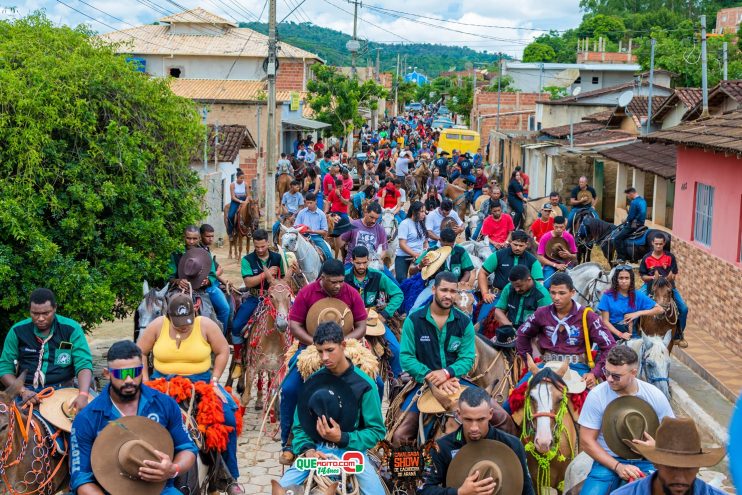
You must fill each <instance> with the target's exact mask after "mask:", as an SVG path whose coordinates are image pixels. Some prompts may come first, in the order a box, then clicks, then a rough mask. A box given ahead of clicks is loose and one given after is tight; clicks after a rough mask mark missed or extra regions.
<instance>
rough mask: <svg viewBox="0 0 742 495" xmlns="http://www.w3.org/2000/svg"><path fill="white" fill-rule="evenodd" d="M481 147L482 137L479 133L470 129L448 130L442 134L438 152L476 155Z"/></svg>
mask: <svg viewBox="0 0 742 495" xmlns="http://www.w3.org/2000/svg"><path fill="white" fill-rule="evenodd" d="M479 146H480V137H479V133H478V132H477V131H470V130H469V129H446V130H444V131H443V132H441V137H440V139H439V140H438V151H448V152H449V153H451V152H452V151H453V150H459V152H461V153H466V152H469V153H471V154H474V153H476V152H477V149H478V148H479Z"/></svg>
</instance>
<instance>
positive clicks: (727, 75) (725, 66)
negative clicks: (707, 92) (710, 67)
mask: <svg viewBox="0 0 742 495" xmlns="http://www.w3.org/2000/svg"><path fill="white" fill-rule="evenodd" d="M728 48H729V47H728V46H727V42H726V41H725V42H724V43H723V44H722V49H723V50H724V77H723V80H724V81H726V80H727V79H728V78H729V73H728V71H727V56H728V55H729V52H728Z"/></svg>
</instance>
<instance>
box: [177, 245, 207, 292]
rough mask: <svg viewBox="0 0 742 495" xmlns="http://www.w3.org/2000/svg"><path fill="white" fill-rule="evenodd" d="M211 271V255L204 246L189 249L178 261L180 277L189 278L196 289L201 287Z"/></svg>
mask: <svg viewBox="0 0 742 495" xmlns="http://www.w3.org/2000/svg"><path fill="white" fill-rule="evenodd" d="M210 271H211V255H210V254H209V252H208V251H207V250H206V249H204V248H202V247H194V248H191V249H187V250H186V252H185V253H184V254H183V256H181V257H180V261H179V262H178V278H182V279H185V280H187V281H188V282H189V283H190V284H191V286H192V287H193V288H194V289H198V288H199V287H201V284H202V282H203V281H204V279H205V278H206V277H207V276H208V275H209V272H210Z"/></svg>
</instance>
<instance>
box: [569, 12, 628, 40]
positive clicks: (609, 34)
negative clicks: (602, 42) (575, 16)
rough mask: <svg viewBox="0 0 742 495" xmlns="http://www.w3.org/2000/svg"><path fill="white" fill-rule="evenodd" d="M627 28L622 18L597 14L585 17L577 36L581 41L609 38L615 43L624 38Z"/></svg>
mask: <svg viewBox="0 0 742 495" xmlns="http://www.w3.org/2000/svg"><path fill="white" fill-rule="evenodd" d="M625 33H626V26H625V25H624V23H623V20H621V18H620V17H617V16H613V15H603V14H596V15H591V16H585V18H584V19H583V20H582V23H581V24H580V27H579V28H577V36H578V37H579V38H580V39H583V38H590V39H595V38H599V37H603V38H607V39H609V40H610V41H612V42H614V43H618V40H620V39H622V38H623V37H624V34H625Z"/></svg>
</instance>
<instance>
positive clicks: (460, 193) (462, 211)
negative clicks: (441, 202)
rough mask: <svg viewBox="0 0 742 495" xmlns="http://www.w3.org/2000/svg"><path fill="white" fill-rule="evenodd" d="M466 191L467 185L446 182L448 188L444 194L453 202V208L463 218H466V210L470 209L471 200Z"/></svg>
mask: <svg viewBox="0 0 742 495" xmlns="http://www.w3.org/2000/svg"><path fill="white" fill-rule="evenodd" d="M457 180H458V179H457ZM466 193H467V190H466V188H465V187H461V186H458V185H456V184H450V183H449V184H446V188H445V189H444V190H443V196H445V197H446V198H448V199H450V200H451V201H452V202H453V208H454V210H456V213H458V214H459V218H461V219H462V220H463V219H464V218H466V211H467V210H468V209H469V200H468V198H467V197H466Z"/></svg>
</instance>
